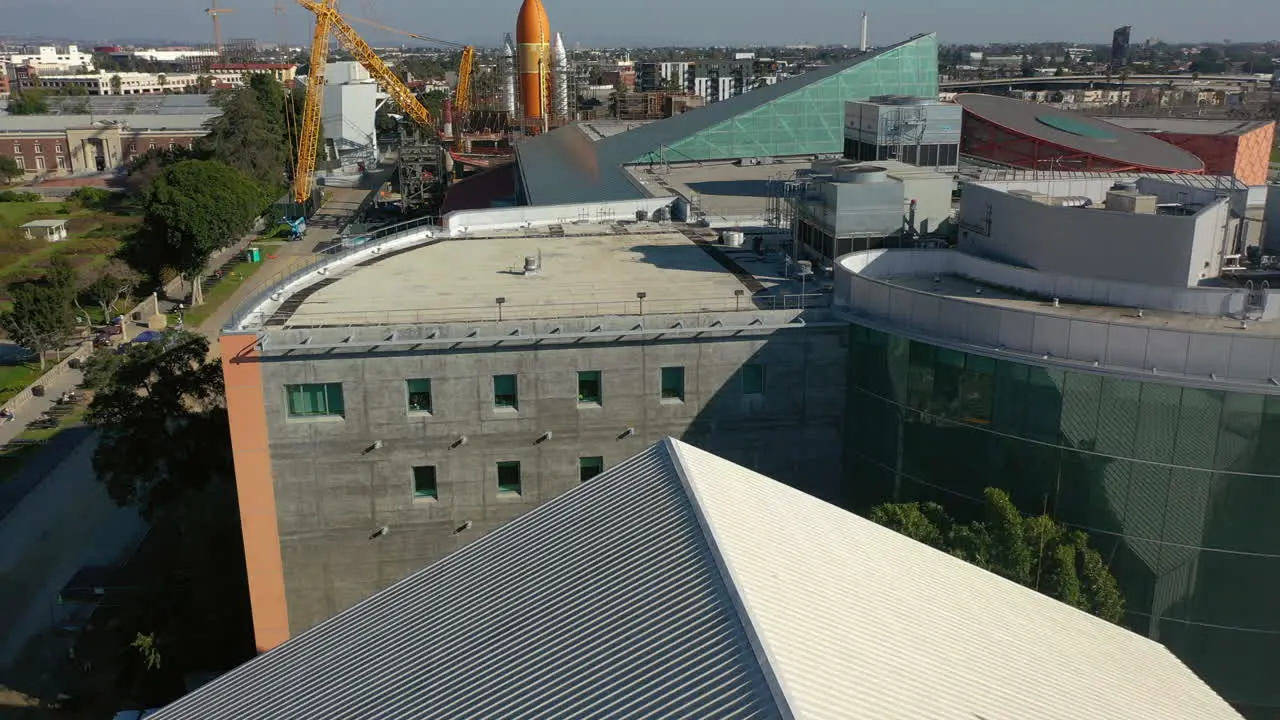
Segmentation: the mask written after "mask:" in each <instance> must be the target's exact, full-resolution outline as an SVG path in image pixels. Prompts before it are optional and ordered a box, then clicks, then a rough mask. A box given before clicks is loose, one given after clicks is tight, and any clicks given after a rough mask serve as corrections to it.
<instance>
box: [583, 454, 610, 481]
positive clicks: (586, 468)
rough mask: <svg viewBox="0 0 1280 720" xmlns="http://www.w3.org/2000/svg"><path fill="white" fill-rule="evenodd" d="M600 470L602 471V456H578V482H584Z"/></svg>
mask: <svg viewBox="0 0 1280 720" xmlns="http://www.w3.org/2000/svg"><path fill="white" fill-rule="evenodd" d="M602 472H604V458H602V457H583V458H578V480H579V481H580V482H586V481H588V480H590V479H591V478H593V477H595V476H597V475H599V474H600V473H602Z"/></svg>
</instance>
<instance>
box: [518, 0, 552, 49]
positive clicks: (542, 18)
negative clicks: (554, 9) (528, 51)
mask: <svg viewBox="0 0 1280 720" xmlns="http://www.w3.org/2000/svg"><path fill="white" fill-rule="evenodd" d="M516 42H517V43H539V44H541V43H549V42H551V21H550V19H549V18H548V17H547V9H546V8H545V7H543V6H542V0H524V4H522V5H521V6H520V15H519V16H518V17H517V18H516Z"/></svg>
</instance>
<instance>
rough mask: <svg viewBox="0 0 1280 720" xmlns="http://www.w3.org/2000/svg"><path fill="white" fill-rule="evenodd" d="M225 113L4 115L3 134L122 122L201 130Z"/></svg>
mask: <svg viewBox="0 0 1280 720" xmlns="http://www.w3.org/2000/svg"><path fill="white" fill-rule="evenodd" d="M220 112H221V111H219V110H217V109H211V110H210V111H209V112H192V113H187V114H182V115H178V114H174V115H3V116H0V133H6V132H59V131H65V130H70V129H73V128H90V127H94V126H95V125H109V124H112V123H118V124H120V125H121V126H123V127H127V128H129V129H130V130H139V131H158V130H182V131H190V130H199V129H201V128H202V127H204V124H205V123H206V122H208V121H209V120H210V119H211V118H214V117H217V116H218V115H219V114H220Z"/></svg>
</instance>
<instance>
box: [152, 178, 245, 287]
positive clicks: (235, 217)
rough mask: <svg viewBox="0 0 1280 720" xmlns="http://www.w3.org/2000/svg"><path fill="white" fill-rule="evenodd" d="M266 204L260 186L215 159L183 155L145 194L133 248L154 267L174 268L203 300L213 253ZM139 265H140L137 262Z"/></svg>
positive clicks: (238, 232)
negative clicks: (139, 244)
mask: <svg viewBox="0 0 1280 720" xmlns="http://www.w3.org/2000/svg"><path fill="white" fill-rule="evenodd" d="M264 206H265V196H264V195H263V194H262V190H261V189H260V188H259V187H258V186H256V185H255V184H254V183H253V181H252V180H250V179H249V178H247V177H245V176H244V175H243V174H242V173H240V172H237V171H236V170H235V169H233V168H230V167H227V166H226V165H224V164H222V163H220V162H217V161H206V160H184V161H182V162H179V163H177V164H175V165H172V166H170V167H168V168H166V169H165V170H164V171H162V172H161V173H160V175H159V176H158V177H157V178H156V179H155V181H154V182H152V183H151V184H150V186H148V187H147V190H146V193H145V194H144V196H143V199H142V208H143V227H142V231H141V232H140V233H139V234H138V236H137V239H136V240H135V242H137V241H139V240H140V241H141V242H143V243H144V246H143V247H142V248H136V247H135V248H133V250H134V253H135V257H136V256H137V255H138V254H139V251H140V252H141V254H142V255H144V256H146V257H148V258H149V259H150V264H151V265H152V266H153V267H171V268H173V269H175V270H177V271H178V273H179V274H181V275H182V277H184V278H185V279H187V280H188V281H189V282H191V303H192V304H193V305H199V304H200V303H202V302H203V301H204V300H203V298H202V297H201V295H200V275H201V274H202V273H203V272H204V270H205V266H206V265H207V264H208V262H209V258H210V257H212V256H213V254H214V253H215V252H216V251H218V250H219V249H221V248H223V247H226V246H227V245H229V244H231V243H232V242H233V241H234V240H235V239H236V238H238V237H240V236H241V235H243V234H244V233H246V232H248V231H249V229H250V228H251V227H252V226H253V222H254V220H255V219H256V218H257V216H258V214H259V213H260V212H261V211H262V209H263V207H264ZM135 267H136V265H135Z"/></svg>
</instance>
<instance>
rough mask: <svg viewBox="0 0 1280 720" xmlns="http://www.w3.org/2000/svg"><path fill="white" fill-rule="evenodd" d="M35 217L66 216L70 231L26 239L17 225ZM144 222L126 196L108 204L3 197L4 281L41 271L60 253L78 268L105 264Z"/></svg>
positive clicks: (0, 264)
mask: <svg viewBox="0 0 1280 720" xmlns="http://www.w3.org/2000/svg"><path fill="white" fill-rule="evenodd" d="M32 220H67V221H68V223H67V231H68V233H69V234H70V236H71V237H70V239H69V240H67V241H65V242H60V243H46V242H42V241H39V240H27V239H25V238H24V237H23V236H22V234H21V232H19V230H18V228H19V227H21V226H22V225H23V224H25V223H27V222H30V221H32ZM139 222H140V218H138V217H137V216H136V213H135V212H134V208H132V207H129V206H127V205H125V204H123V202H122V203H121V204H120V205H119V206H118V207H114V208H111V209H104V210H88V209H85V208H81V207H79V206H78V205H75V204H69V203H66V202H26V203H0V285H6V284H9V283H13V282H19V281H22V280H28V279H33V278H36V277H39V276H40V274H41V272H42V271H43V267H44V266H46V265H47V264H48V261H49V259H50V258H52V257H53V256H55V255H58V256H62V257H65V258H67V259H68V260H69V261H70V262H71V264H72V265H73V266H74V267H76V268H84V267H90V268H91V267H94V266H97V265H101V264H102V263H104V262H106V261H107V258H109V257H110V256H111V255H112V254H114V253H115V252H116V250H118V249H119V247H120V241H121V239H122V238H124V237H125V236H126V235H128V234H129V233H130V232H132V231H133V228H134V227H135V226H136V225H137V224H138V223H139ZM0 304H2V303H0Z"/></svg>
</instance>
